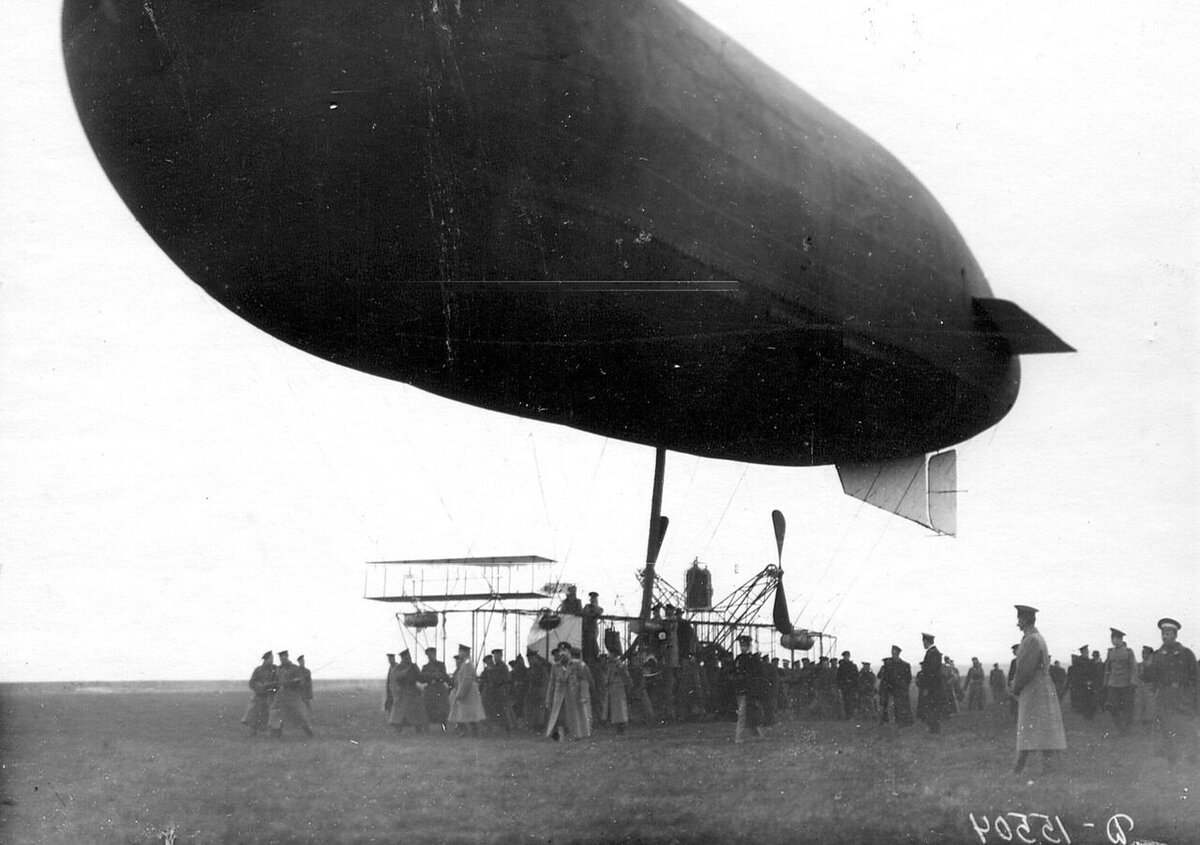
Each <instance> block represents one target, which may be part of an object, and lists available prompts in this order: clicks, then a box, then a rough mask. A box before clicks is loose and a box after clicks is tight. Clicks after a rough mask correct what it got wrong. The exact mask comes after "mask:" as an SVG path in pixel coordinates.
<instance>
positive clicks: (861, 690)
mask: <svg viewBox="0 0 1200 845" xmlns="http://www.w3.org/2000/svg"><path fill="white" fill-rule="evenodd" d="M878 701H879V699H878V697H877V695H876V692H875V673H874V672H873V671H871V664H870V662H869V661H866V660H864V661H863V664H862V668H861V669H859V670H858V706H859V708H860V709H861V710H862V714H863V717H864V718H868V719H873V718H875V716H876V715H877V714H878V712H879V708H878V706H877V704H878Z"/></svg>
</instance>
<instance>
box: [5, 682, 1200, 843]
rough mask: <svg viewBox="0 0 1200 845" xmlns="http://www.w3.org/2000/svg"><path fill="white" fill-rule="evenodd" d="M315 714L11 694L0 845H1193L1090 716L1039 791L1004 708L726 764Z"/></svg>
mask: <svg viewBox="0 0 1200 845" xmlns="http://www.w3.org/2000/svg"><path fill="white" fill-rule="evenodd" d="M316 693H317V698H316V700H315V701H314V705H315V706H314V723H315V726H316V729H317V732H318V733H317V737H316V738H315V739H312V740H305V739H303V737H302V736H301V735H300V734H299V733H298V732H296V733H294V734H290V735H288V736H286V737H285V739H284V740H283V741H282V742H277V741H271V740H268V739H266V738H264V737H262V736H259V737H257V738H254V739H250V738H248V737H247V734H246V729H245V728H244V727H243V726H242V725H241V724H239V722H238V720H239V718H240V717H241V712H242V709H243V708H244V706H245V704H246V699H247V696H246V695H243V694H242V693H240V692H233V691H230V690H228V689H225V690H222V691H209V692H202V691H194V690H193V691H185V692H156V693H149V692H137V693H130V692H122V691H115V692H108V693H107V694H100V693H83V692H64V691H56V690H37V689H34V690H32V691H31V690H25V691H12V690H10V691H8V692H6V693H4V694H3V698H2V699H0V719H2V722H0V765H2V766H3V768H2V769H0V775H2V781H0V841H3V842H13V843H23V842H38V843H41V842H51V843H53V842H71V843H91V842H121V843H154V842H165V841H172V834H171V833H169V832H171V831H173V836H174V839H173V841H174V842H175V843H178V844H179V845H182V843H201V842H203V843H207V842H405V843H413V842H546V843H561V842H591V841H602V842H681V843H683V842H747V843H749V842H754V843H774V842H820V843H839V842H882V843H889V842H954V843H958V842H961V843H971V842H976V843H978V842H985V841H986V842H988V843H993V842H1022V841H1024V842H1044V843H1049V845H1054V843H1063V842H1067V841H1068V837H1069V841H1070V842H1071V843H1074V845H1080V843H1103V842H1117V841H1128V842H1135V841H1143V842H1162V843H1169V845H1179V843H1200V803H1198V802H1200V797H1198V796H1197V790H1200V770H1198V769H1197V768H1196V767H1195V766H1194V765H1193V766H1189V765H1186V764H1185V765H1183V766H1182V767H1181V768H1179V769H1176V770H1175V771H1168V770H1167V769H1166V767H1165V764H1164V762H1163V761H1161V760H1159V759H1156V758H1155V757H1154V756H1153V754H1152V752H1153V742H1152V737H1151V734H1150V730H1149V728H1146V727H1139V729H1138V730H1137V731H1135V733H1134V735H1132V736H1130V737H1124V738H1118V737H1115V736H1114V737H1110V736H1107V735H1106V731H1108V730H1109V727H1110V722H1109V720H1108V719H1107V717H1105V716H1103V715H1102V716H1099V717H1097V720H1096V722H1095V723H1086V722H1083V721H1082V720H1079V719H1077V718H1076V717H1075V716H1074V714H1071V713H1067V714H1066V721H1067V741H1068V745H1069V749H1068V751H1067V752H1066V753H1065V754H1064V755H1061V756H1060V758H1059V760H1058V761H1057V764H1056V766H1055V768H1054V769H1053V771H1051V772H1048V773H1046V774H1040V773H1038V774H1032V775H1027V776H1025V777H1020V778H1018V777H1016V776H1014V775H1012V774H1011V773H1010V768H1011V763H1012V748H1013V733H1014V730H1013V728H1012V727H1011V726H1010V725H1009V723H1008V720H1007V715H1006V712H1005V710H1004V709H1003V708H992V709H989V710H986V711H984V712H982V713H972V714H964V715H962V716H960V717H957V718H956V719H955V720H954V721H953V722H952V723H951V724H950V725H949V726H948V727H947V729H946V730H945V731H944V732H943V734H942V735H940V736H930V735H928V734H927V733H926V732H925V731H924V730H923V729H922V728H920V727H913V728H909V729H906V730H904V731H899V730H897V729H896V728H895V727H894V726H888V727H883V728H881V727H879V726H878V725H875V724H860V723H856V722H853V721H850V722H797V721H785V722H783V723H781V724H779V725H778V726H776V727H774V728H772V729H770V731H769V732H768V735H767V737H766V738H764V739H758V740H749V741H747V742H746V743H743V744H742V745H734V744H733V742H732V735H733V726H732V725H731V724H730V723H722V722H717V723H707V724H695V725H676V726H672V727H667V728H656V729H637V728H633V729H631V730H630V731H629V732H628V733H626V734H625V735H623V736H618V735H617V734H615V733H611V732H605V731H601V732H599V733H598V735H597V736H596V737H595V738H593V739H592V740H591V741H583V742H578V743H554V742H549V741H544V740H540V739H538V738H535V737H534V736H532V735H530V734H525V733H522V734H519V735H518V734H514V735H513V736H511V737H505V736H500V735H496V736H491V735H488V736H482V737H479V738H470V737H467V738H460V737H455V736H443V735H441V734H440V733H439V734H436V735H434V734H427V735H425V736H422V737H415V736H414V735H413V734H412V733H411V732H406V733H405V734H404V735H402V736H399V737H397V736H394V735H392V734H391V733H389V731H388V729H387V728H386V726H385V725H384V724H383V720H382V717H381V714H380V713H379V711H378V708H379V695H378V690H376V689H375V687H374V686H370V687H363V686H354V685H343V686H342V687H340V688H331V687H326V688H324V689H322V688H321V687H320V686H318V688H317V690H316ZM1031 781H1032V782H1031ZM972 813H973V814H974V824H973V821H972V816H971V814H972ZM1038 813H1040V814H1045V816H1047V817H1048V819H1047V820H1043V818H1042V817H1041V816H1029V818H1028V819H1027V821H1026V824H1027V827H1026V828H1021V827H1020V822H1021V819H1020V818H1019V817H1018V816H1016V815H1007V816H1004V814H1027V815H1028V814H1038ZM1115 814H1124V817H1120V816H1119V817H1118V818H1117V819H1116V820H1115V821H1112V822H1111V823H1110V819H1112V817H1113V816H1114V815H1115ZM998 815H999V816H1004V821H1003V822H1002V823H1000V824H996V817H997V816H998ZM1055 817H1057V821H1055ZM1125 817H1127V818H1128V819H1129V820H1131V822H1132V825H1133V826H1132V830H1131V829H1130V825H1129V822H1128V821H1126V818H1125ZM984 819H987V822H986V828H987V832H986V833H984V834H980V833H977V832H976V827H977V826H978V827H980V828H983V827H984V825H985V823H984V821H983V820H984ZM1006 825H1007V827H1006ZM1088 825H1094V826H1092V827H1089V826H1088ZM1005 833H1007V834H1008V836H1007V838H1005V836H1004V834H1005Z"/></svg>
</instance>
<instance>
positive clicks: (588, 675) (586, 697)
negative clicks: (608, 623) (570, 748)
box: [567, 646, 599, 737]
mask: <svg viewBox="0 0 1200 845" xmlns="http://www.w3.org/2000/svg"><path fill="white" fill-rule="evenodd" d="M568 653H569V654H570V656H571V661H570V663H568V664H567V665H568V666H569V667H570V669H571V675H570V677H569V678H568V679H567V694H568V695H571V696H573V697H574V698H575V699H577V700H578V701H579V708H580V710H581V711H582V713H583V722H582V724H581V725H580V727H581V728H582V730H583V734H582V735H583V736H584V737H589V736H591V735H592V721H593V719H592V698H593V695H592V685H593V684H594V683H595V681H594V679H593V676H592V670H591V669H589V668H588V666H587V664H586V663H584V662H583V651H582V650H581V649H578V648H575V647H574V646H570V647H569V651H568ZM595 697H597V698H598V697H599V694H598V693H597V695H596V696H595Z"/></svg>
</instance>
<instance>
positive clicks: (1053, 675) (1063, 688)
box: [1050, 660, 1067, 707]
mask: <svg viewBox="0 0 1200 845" xmlns="http://www.w3.org/2000/svg"><path fill="white" fill-rule="evenodd" d="M1050 680H1052V681H1054V693H1055V694H1056V695H1057V696H1058V706H1059V707H1062V700H1063V699H1064V698H1066V695H1067V670H1066V669H1064V668H1063V667H1062V664H1061V663H1059V662H1058V661H1057V660H1055V661H1054V662H1053V663H1051V664H1050Z"/></svg>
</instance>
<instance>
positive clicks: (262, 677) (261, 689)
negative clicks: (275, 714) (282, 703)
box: [242, 651, 275, 736]
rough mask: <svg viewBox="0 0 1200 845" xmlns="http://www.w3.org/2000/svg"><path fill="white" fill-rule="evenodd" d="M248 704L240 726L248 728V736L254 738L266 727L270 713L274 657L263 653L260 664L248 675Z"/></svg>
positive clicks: (273, 684)
mask: <svg viewBox="0 0 1200 845" xmlns="http://www.w3.org/2000/svg"><path fill="white" fill-rule="evenodd" d="M250 691H251V692H252V693H253V695H251V697H250V704H249V705H247V706H246V713H245V715H243V716H242V724H243V725H249V726H250V736H254V735H255V734H256V733H258V732H259V731H260V730H262V729H263V728H265V727H266V726H267V719H268V717H269V714H270V712H271V696H272V695H273V694H274V692H275V656H274V654H272V653H271V652H269V651H268V652H265V653H264V654H263V656H262V663H260V664H259V665H258V666H255V667H254V671H253V672H251V673H250Z"/></svg>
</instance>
